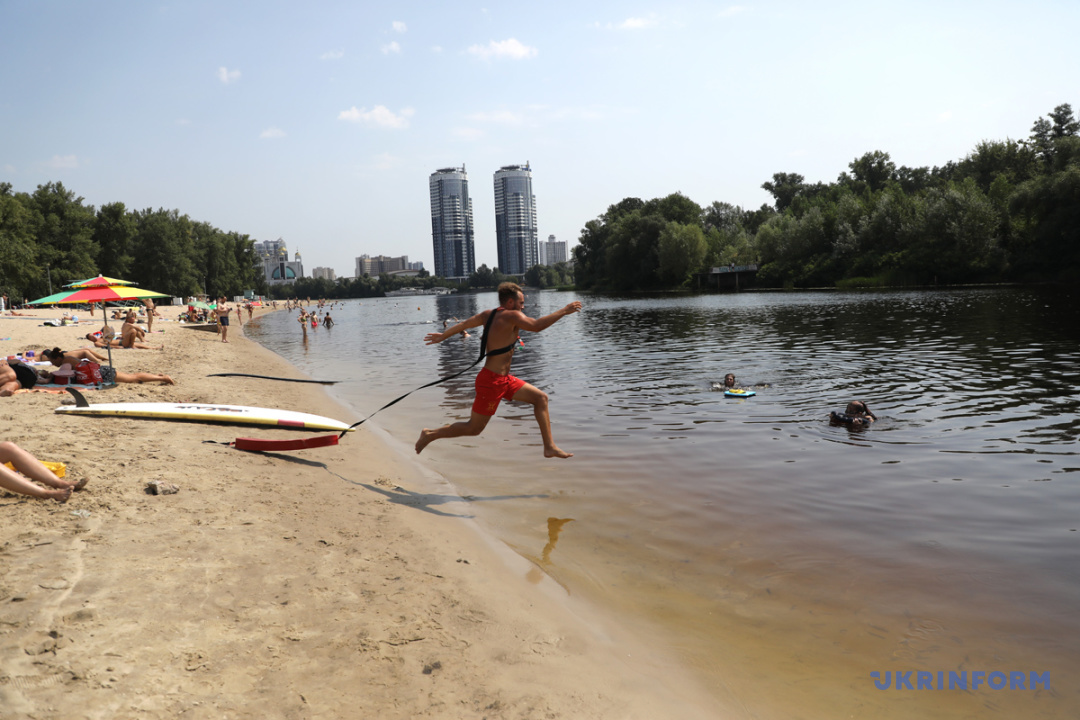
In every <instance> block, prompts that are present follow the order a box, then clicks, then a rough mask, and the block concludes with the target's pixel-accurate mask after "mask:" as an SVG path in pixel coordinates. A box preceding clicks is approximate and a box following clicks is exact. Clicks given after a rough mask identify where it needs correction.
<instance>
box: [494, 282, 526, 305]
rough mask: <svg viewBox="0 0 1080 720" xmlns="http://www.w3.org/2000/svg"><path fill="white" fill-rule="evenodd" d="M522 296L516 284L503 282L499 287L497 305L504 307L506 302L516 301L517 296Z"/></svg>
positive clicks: (521, 291)
mask: <svg viewBox="0 0 1080 720" xmlns="http://www.w3.org/2000/svg"><path fill="white" fill-rule="evenodd" d="M518 293H521V294H522V295H524V294H525V293H524V291H523V290H522V289H521V286H520V285H518V284H517V283H512V282H504V283H501V284H500V285H499V304H500V305H505V304H506V301H507V300H517V294H518Z"/></svg>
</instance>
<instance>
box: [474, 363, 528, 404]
mask: <svg viewBox="0 0 1080 720" xmlns="http://www.w3.org/2000/svg"><path fill="white" fill-rule="evenodd" d="M475 386H476V400H474V401H473V404H472V409H473V412H474V413H477V414H478V415H488V416H491V415H494V414H495V411H496V410H498V409H499V402H500V401H502V400H503V399H504V398H505V399H507V400H509V399H510V398H512V397H514V393H516V392H517V391H518V390H520V389H521V388H523V387H524V386H525V381H524V380H520V379H518V378H516V377H514V376H513V375H499V374H498V373H493V372H491V371H490V370H488V369H487V368H481V369H480V372H479V373H477V374H476V383H475Z"/></svg>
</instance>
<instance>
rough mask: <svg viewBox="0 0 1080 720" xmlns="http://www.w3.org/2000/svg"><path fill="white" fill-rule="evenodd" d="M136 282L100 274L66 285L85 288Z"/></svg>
mask: <svg viewBox="0 0 1080 720" xmlns="http://www.w3.org/2000/svg"><path fill="white" fill-rule="evenodd" d="M134 284H135V283H133V282H130V281H128V280H120V279H118V278H111V277H105V276H104V275H98V276H97V277H92V278H87V279H86V280H80V281H78V282H73V283H68V284H67V285H65V286H64V287H73V288H84V287H109V286H111V285H134Z"/></svg>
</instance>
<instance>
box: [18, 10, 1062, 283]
mask: <svg viewBox="0 0 1080 720" xmlns="http://www.w3.org/2000/svg"><path fill="white" fill-rule="evenodd" d="M1077 27H1080V3H1076V2H1065V1H1064V0H1032V2H1028V3H1024V4H1020V3H1015V2H989V3H987V2H974V0H954V2H947V3H925V2H912V3H901V4H899V5H890V4H880V3H879V4H875V3H862V4H859V3H850V2H843V3H841V2H837V1H836V0H822V2H818V3H799V2H794V0H774V1H773V2H769V3H757V4H722V3H721V4H715V3H701V2H685V1H680V0H676V1H675V2H668V3H661V4H654V5H626V4H620V3H613V2H604V1H603V0H601V1H600V2H596V3H566V2H559V0H555V1H554V2H552V3H543V4H540V3H502V4H499V3H496V4H492V3H478V2H470V1H469V0H463V1H462V2H458V3H447V4H441V3H420V2H416V1H415V0H402V1H401V2H398V3H384V4H381V5H379V4H375V3H363V2H356V3H347V2H329V3H298V2H281V3H272V4H266V5H258V6H256V5H252V4H250V3H228V2H227V3H212V2H208V1H207V0H188V1H186V2H182V3H141V2H134V1H133V0H114V1H113V2H107V3H87V2H78V1H76V0H49V2H29V1H28V0H12V1H10V2H4V3H0V63H3V65H4V67H7V68H9V69H10V71H9V72H7V73H4V74H3V75H2V76H0V127H2V128H3V133H4V140H5V142H3V143H0V182H9V183H11V184H12V186H13V188H14V190H15V191H16V192H33V191H34V189H35V188H36V187H37V186H38V185H42V184H45V183H47V182H61V183H63V184H64V186H65V187H67V188H69V189H70V190H72V191H73V192H74V193H76V194H77V195H78V196H80V197H82V198H84V201H85V203H86V204H88V205H94V206H95V207H101V206H102V205H105V204H108V203H113V202H122V203H124V204H125V205H126V206H127V207H128V208H129V209H133V210H142V209H146V208H165V209H174V208H175V209H176V210H179V211H180V212H181V213H182V214H185V215H188V216H190V217H191V218H192V219H193V220H196V221H199V222H207V223H210V224H211V225H213V226H214V227H217V228H219V229H221V230H224V231H234V232H238V233H243V234H247V235H248V236H250V237H252V238H254V239H256V240H259V241H265V240H273V239H275V238H284V239H285V240H286V241H287V242H288V243H289V246H290V248H300V249H301V250H302V252H303V259H304V261H305V262H306V263H307V264H308V265H309V266H311V267H316V266H318V267H333V268H334V270H335V272H336V273H337V275H338V276H345V275H348V274H349V273H350V272H351V271H352V265H353V261H354V258H355V256H356V255H357V254H359V253H360V252H364V251H370V252H385V253H388V254H391V255H408V256H409V257H410V258H415V259H418V260H423V261H425V267H427V268H429V269H433V261H434V257H433V254H432V251H433V245H432V230H431V208H430V201H429V199H428V198H425V196H424V178H425V177H427V176H429V175H430V173H431V172H432V170H434V169H436V168H442V167H451V166H455V165H457V166H460V165H461V164H462V163H463V162H465V163H468V168H469V171H470V172H471V173H472V175H473V180H474V181H476V180H477V179H478V178H479V184H477V183H476V182H474V183H473V188H472V189H473V193H472V198H473V201H474V203H475V207H474V208H471V210H472V212H473V215H474V218H473V224H472V227H471V233H472V236H473V238H474V241H475V246H474V254H473V258H472V261H473V263H474V265H476V266H479V265H480V264H486V265H487V266H488V267H495V266H497V265H498V257H497V244H496V229H495V222H496V220H495V216H496V213H495V205H494V197H493V193H492V192H491V189H490V188H491V186H490V184H489V180H488V178H491V177H492V174H493V173H495V172H496V171H498V169H499V168H500V167H502V166H504V165H507V164H508V163H512V162H524V161H526V160H528V161H530V164H531V168H532V171H533V173H534V178H533V192H534V193H535V195H536V198H537V213H538V220H537V231H538V233H539V237H547V236H548V235H550V234H554V235H555V236H557V237H558V238H560V239H562V240H565V241H566V242H567V245H568V248H569V247H573V246H574V245H575V244H576V243H577V242H578V238H579V237H580V234H581V230H582V228H583V227H584V226H585V224H586V223H587V222H589V221H590V220H594V219H595V218H597V217H598V216H600V215H602V214H603V213H604V212H605V211H606V210H607V208H608V207H609V206H610V205H612V204H615V203H618V202H619V201H621V200H622V199H624V198H627V197H637V198H641V199H643V200H649V199H652V198H659V197H664V196H666V195H669V194H671V193H675V192H681V193H683V194H684V195H685V196H686V197H688V198H690V199H691V200H693V201H694V202H696V203H698V204H699V205H702V206H706V205H709V204H710V203H712V202H714V201H719V202H727V203H731V204H733V205H739V206H742V207H743V208H745V209H756V208H758V207H760V206H761V205H762V204H766V203H767V204H772V202H773V198H772V196H770V195H769V193H768V192H766V191H765V190H764V189H762V187H761V185H762V183H765V182H767V181H769V180H770V179H771V178H772V175H773V174H774V173H780V172H785V173H797V174H800V175H802V176H803V177H805V179H806V181H807V182H808V183H810V184H813V183H817V182H825V183H828V182H833V181H835V180H836V178H837V177H838V176H839V175H840V173H842V172H846V171H848V165H849V163H851V162H852V161H853V160H855V159H856V158H859V157H861V156H863V155H864V154H866V153H868V152H873V151H875V150H880V151H882V152H887V153H889V155H890V157H891V159H892V160H893V162H895V163H896V164H897V165H905V166H907V167H912V168H917V167H924V166H925V167H933V166H942V165H945V164H946V163H948V162H951V161H959V160H962V159H963V158H964V157H965V156H967V155H968V154H970V153H971V152H972V151H973V150H974V149H975V148H976V146H977V145H978V144H979V143H980V142H982V141H984V140H992V141H996V140H1006V139H1013V140H1021V139H1026V138H1027V137H1028V136H1029V135H1030V133H1031V128H1032V124H1033V123H1034V122H1035V120H1036V119H1037V118H1040V117H1042V116H1044V115H1046V114H1047V113H1049V112H1050V111H1051V110H1052V109H1053V108H1054V107H1055V106H1057V105H1059V104H1061V103H1072V104H1073V106H1074V107H1075V106H1077V105H1078V104H1080V103H1078V101H1077V100H1076V99H1075V97H1073V96H1074V95H1075V93H1076V87H1077V83H1076V76H1077V69H1078V66H1080V60H1078V59H1077V57H1076V51H1075V46H1076V41H1075V37H1074V36H1075V32H1076V31H1075V29H1076V28H1077ZM343 245H354V246H355V247H356V249H355V250H349V251H347V252H342V251H341V248H342V246H343Z"/></svg>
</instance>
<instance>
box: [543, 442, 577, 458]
mask: <svg viewBox="0 0 1080 720" xmlns="http://www.w3.org/2000/svg"><path fill="white" fill-rule="evenodd" d="M544 457H548V458H568V457H574V453H568V452H566V451H564V450H560V449H559V448H557V447H555V446H554V445H552V446H551V447H549V448H544Z"/></svg>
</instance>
